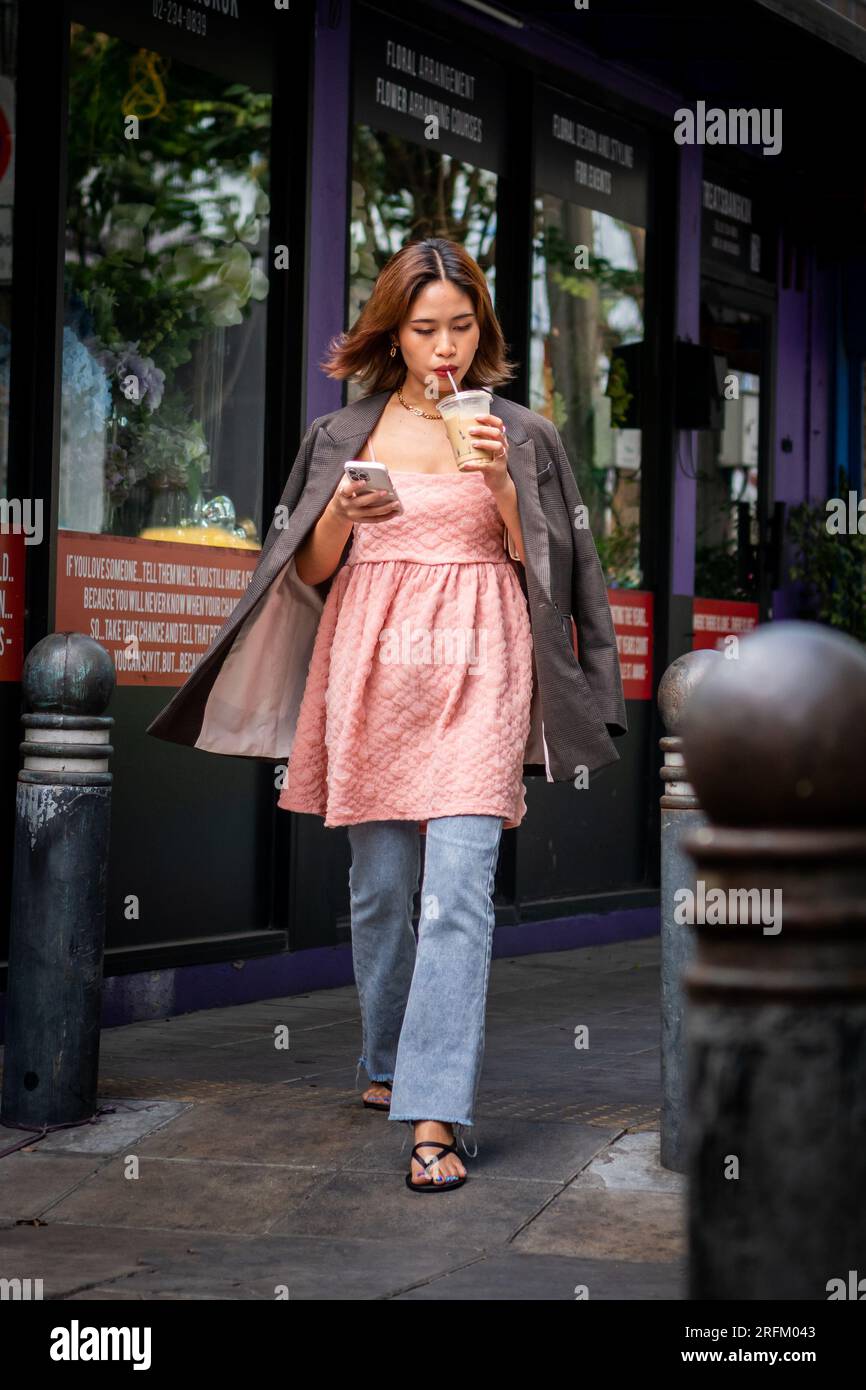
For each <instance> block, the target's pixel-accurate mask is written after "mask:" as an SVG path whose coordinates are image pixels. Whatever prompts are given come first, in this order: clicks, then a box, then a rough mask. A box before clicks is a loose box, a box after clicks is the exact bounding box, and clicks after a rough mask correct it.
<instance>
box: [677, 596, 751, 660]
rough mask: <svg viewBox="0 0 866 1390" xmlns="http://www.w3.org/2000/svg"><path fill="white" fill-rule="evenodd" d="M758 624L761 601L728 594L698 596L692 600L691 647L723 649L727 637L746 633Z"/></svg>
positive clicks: (696, 649) (695, 649)
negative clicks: (744, 600)
mask: <svg viewBox="0 0 866 1390" xmlns="http://www.w3.org/2000/svg"><path fill="white" fill-rule="evenodd" d="M757 626H758V605H757V604H756V603H740V602H738V601H737V600H735V599H727V598H696V599H694V600H693V602H692V651H695V652H696V651H701V650H702V649H703V648H705V647H710V648H716V650H718V651H724V648H725V638H726V637H730V636H737V637H744V636H745V634H746V633H747V632H751V631H752V629H753V628H755V627H757Z"/></svg>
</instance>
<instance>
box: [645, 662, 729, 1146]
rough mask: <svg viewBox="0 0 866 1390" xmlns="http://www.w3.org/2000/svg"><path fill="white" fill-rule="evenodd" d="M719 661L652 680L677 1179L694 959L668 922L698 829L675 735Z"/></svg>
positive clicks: (666, 1057) (665, 1050)
mask: <svg viewBox="0 0 866 1390" xmlns="http://www.w3.org/2000/svg"><path fill="white" fill-rule="evenodd" d="M720 660H722V657H721V655H720V653H719V652H717V651H714V650H712V649H711V648H705V649H704V650H701V651H696V652H687V653H686V654H685V655H684V656H678V657H677V659H676V661H672V662H671V664H670V666H669V667H668V669H667V670H666V671H665V673H664V675H663V676H662V678H661V681H660V682H659V689H658V707H659V713H660V714H661V717H662V720H663V722H664V726H665V728H666V729H667V731H668V732H667V735H666V736H665V737H664V738H662V739H660V740H659V746H660V748H661V750H662V752H663V753H664V755H665V762H664V767H663V768H662V769H661V779H662V782H663V783H664V794H663V796H662V798H661V1059H662V1060H661V1074H662V1113H661V1145H660V1154H659V1157H660V1161H661V1164H662V1166H663V1167H664V1168H670V1169H672V1170H673V1171H675V1172H677V1173H684V1172H685V1169H686V1145H685V1108H686V1048H685V1032H684V1013H685V1002H686V1000H685V990H684V988H683V971H684V969H685V967H686V965H687V963H688V962H689V961H690V960H691V958H692V956H693V954H694V930H693V928H692V927H691V926H689V925H688V924H685V925H683V924H679V923H677V921H676V920H675V906H676V903H675V894H676V893H677V892H678V891H679V890H680V889H681V888H688V887H694V878H695V874H694V865H693V864H692V861H691V860H690V858H689V856H688V855H687V854H686V853H685V851H684V849H683V845H682V841H683V836H684V835H686V834H687V833H688V832H689V831H691V830H696V829H698V828H699V827H700V826H701V825H703V823H704V815H703V812H702V811H701V809H700V802H699V801H698V799H697V797H696V796H695V794H694V790H693V788H692V787H691V785H690V784H689V781H688V770H687V768H686V766H685V763H684V759H683V753H682V742H683V741H682V739H681V738H680V735H679V730H680V724H681V721H682V716H683V711H684V709H685V707H686V704H687V703H688V701H689V699H690V698H691V695H692V692H693V691H694V689H695V686H696V685H697V684H698V682H699V681H700V680H701V679H702V677H703V676H704V675H705V674H706V672H707V671H708V670H709V669H710V668H711V667H712V666H714V665H715V664H716V662H717V661H720Z"/></svg>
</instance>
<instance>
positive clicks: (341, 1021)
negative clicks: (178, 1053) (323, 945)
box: [181, 1014, 361, 1052]
mask: <svg viewBox="0 0 866 1390" xmlns="http://www.w3.org/2000/svg"><path fill="white" fill-rule="evenodd" d="M347 1023H352V1024H355V1025H356V1026H358V1027H360V1023H361V1015H360V1014H354V1015H353V1016H352V1017H351V1018H337V1019H334V1020H333V1021H332V1022H331V1023H313V1024H311V1025H310V1026H309V1028H296V1027H294V1025H292V1024H289V1025H288V1029H289V1034H290V1036H291V1034H292V1033H297V1034H299V1035H300V1034H303V1035H304V1036H305V1037H306V1035H307V1033H321V1032H322V1030H323V1029H326V1028H345V1026H346V1024H347ZM275 1026H276V1025H275ZM280 1026H282V1025H280ZM265 1039H266V1040H267V1041H268V1042H271V1043H272V1042H273V1032H272V1031H271V1032H269V1033H250V1034H249V1036H248V1037H246V1038H232V1039H231V1040H230V1041H229V1042H218V1043H205V1044H204V1047H205V1049H206V1050H209V1051H211V1052H214V1051H216V1049H217V1048H220V1047H237V1046H238V1045H239V1044H240V1043H248V1042H261V1041H263V1040H265ZM201 1045H202V1044H201V1043H199V1044H198V1046H199V1047H200V1046H201ZM181 1047H182V1043H181ZM287 1051H291V1047H289V1048H288V1049H287Z"/></svg>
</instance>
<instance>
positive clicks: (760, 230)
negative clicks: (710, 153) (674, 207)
mask: <svg viewBox="0 0 866 1390" xmlns="http://www.w3.org/2000/svg"><path fill="white" fill-rule="evenodd" d="M772 251H773V239H772V237H771V236H770V231H769V226H768V222H767V216H766V212H765V208H764V203H763V199H760V198H757V197H756V196H755V193H754V190H752V189H751V188H750V187H749V186H748V185H746V184H744V183H742V182H741V181H739V180H735V179H732V178H731V177H730V175H729V174H728V173H727V171H726V170H720V169H719V168H718V166H714V165H712V164H709V163H705V164H704V177H703V183H702V187H701V257H702V259H703V260H705V261H711V262H713V263H714V264H716V265H719V266H726V267H727V268H728V269H734V270H738V271H741V272H742V273H743V274H745V275H758V276H760V277H761V278H762V279H765V280H769V279H772V278H773V263H772Z"/></svg>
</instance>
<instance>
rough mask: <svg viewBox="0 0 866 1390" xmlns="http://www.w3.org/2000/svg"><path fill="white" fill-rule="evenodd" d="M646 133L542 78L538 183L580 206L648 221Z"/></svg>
mask: <svg viewBox="0 0 866 1390" xmlns="http://www.w3.org/2000/svg"><path fill="white" fill-rule="evenodd" d="M647 170H648V158H647V144H646V140H645V138H644V135H643V133H642V132H641V131H640V130H639V129H638V128H637V127H635V126H631V125H628V124H627V123H626V122H625V121H621V120H620V119H619V118H618V117H615V116H611V115H609V114H608V112H607V111H602V110H601V108H600V107H596V106H588V105H586V104H585V103H583V102H578V101H573V100H572V99H571V98H570V97H567V96H565V95H564V94H563V93H561V92H558V91H556V89H555V88H553V87H547V86H545V85H544V84H542V83H539V85H538V87H537V89H536V97H535V186H536V188H537V189H538V190H539V191H541V192H544V193H553V194H555V195H556V196H557V197H558V198H564V199H565V200H566V202H569V203H576V204H577V205H578V206H579V207H586V208H595V209H596V210H597V211H598V212H606V213H609V214H610V216H611V217H619V218H621V219H622V221H624V222H629V223H630V224H631V225H632V226H633V227H645V226H646V224H647V187H648V175H647Z"/></svg>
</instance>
